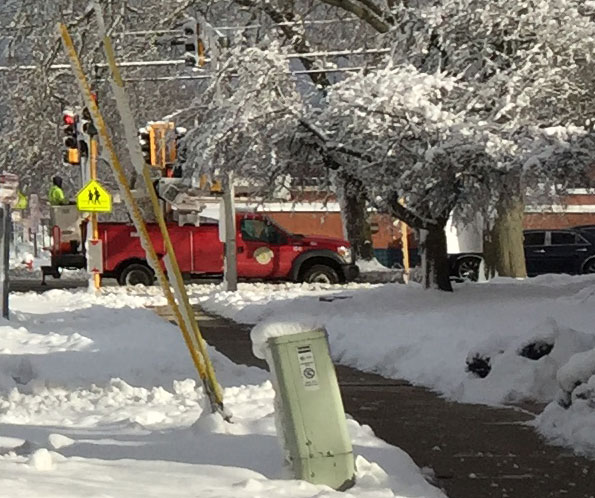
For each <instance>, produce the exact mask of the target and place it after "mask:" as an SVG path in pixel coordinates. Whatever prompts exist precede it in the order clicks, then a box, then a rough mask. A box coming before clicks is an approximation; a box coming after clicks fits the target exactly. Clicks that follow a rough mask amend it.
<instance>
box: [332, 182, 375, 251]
mask: <svg viewBox="0 0 595 498" xmlns="http://www.w3.org/2000/svg"><path fill="white" fill-rule="evenodd" d="M340 183H341V185H339V188H340V189H341V191H342V192H341V204H342V205H341V218H342V221H343V227H344V231H345V235H346V237H347V240H348V241H349V243H350V244H351V250H352V252H353V255H354V258H355V259H356V260H357V259H365V260H370V259H372V258H373V256H374V247H373V246H372V232H371V231H370V224H369V223H368V213H367V209H366V206H367V198H366V195H365V190H364V188H363V185H362V184H361V182H360V181H359V180H358V179H356V178H353V177H347V178H345V177H344V176H343V175H341V178H340Z"/></svg>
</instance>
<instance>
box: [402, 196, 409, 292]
mask: <svg viewBox="0 0 595 498" xmlns="http://www.w3.org/2000/svg"><path fill="white" fill-rule="evenodd" d="M400 203H401V204H402V205H403V206H404V205H405V200H404V199H401V200H400ZM401 249H402V251H401V252H402V253H403V281H404V282H405V283H408V282H409V227H408V226H407V223H405V222H404V221H401Z"/></svg>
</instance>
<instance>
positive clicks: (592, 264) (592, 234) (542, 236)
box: [524, 229, 595, 276]
mask: <svg viewBox="0 0 595 498" xmlns="http://www.w3.org/2000/svg"><path fill="white" fill-rule="evenodd" d="M524 235H525V242H524V246H525V262H526V264H527V274H528V275H530V276H533V275H540V274H543V273H569V274H581V273H595V231H589V230H584V229H580V230H579V229H565V230H525V232H524Z"/></svg>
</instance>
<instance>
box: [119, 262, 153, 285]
mask: <svg viewBox="0 0 595 498" xmlns="http://www.w3.org/2000/svg"><path fill="white" fill-rule="evenodd" d="M154 281H155V275H154V274H153V270H151V268H149V267H148V266H146V265H143V264H140V263H132V264H130V265H128V266H126V267H125V268H124V269H123V270H122V272H121V273H120V276H119V277H118V283H119V284H120V285H138V284H143V285H146V286H149V285H153V282H154Z"/></svg>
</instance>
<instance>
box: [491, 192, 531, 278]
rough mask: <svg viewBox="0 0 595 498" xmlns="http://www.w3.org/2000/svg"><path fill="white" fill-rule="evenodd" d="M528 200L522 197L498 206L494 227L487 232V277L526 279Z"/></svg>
mask: <svg viewBox="0 0 595 498" xmlns="http://www.w3.org/2000/svg"><path fill="white" fill-rule="evenodd" d="M524 212H525V203H524V202H523V200H522V199H521V198H520V197H516V198H514V199H512V200H507V201H506V202H503V203H501V204H500V206H498V216H497V218H496V220H495V222H494V226H493V227H492V228H491V230H489V231H488V232H487V233H486V237H485V240H484V258H485V261H486V264H485V267H486V277H487V278H491V277H494V276H496V275H499V276H501V277H514V278H525V277H526V276H527V268H526V266H525V251H524V247H523V215H524Z"/></svg>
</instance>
